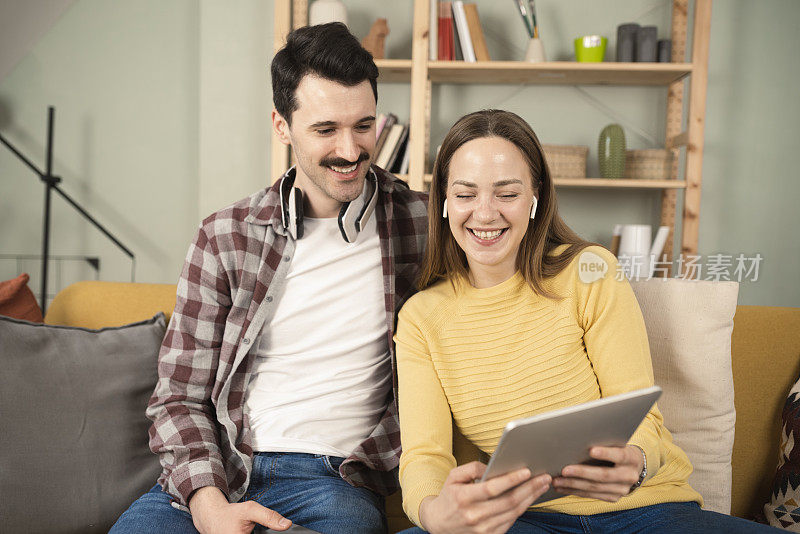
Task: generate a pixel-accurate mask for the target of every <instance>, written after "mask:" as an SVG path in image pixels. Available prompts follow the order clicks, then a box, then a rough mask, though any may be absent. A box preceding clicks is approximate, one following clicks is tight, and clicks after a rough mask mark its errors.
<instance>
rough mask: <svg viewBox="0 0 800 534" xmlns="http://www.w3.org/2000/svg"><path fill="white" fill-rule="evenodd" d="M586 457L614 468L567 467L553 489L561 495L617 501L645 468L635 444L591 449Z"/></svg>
mask: <svg viewBox="0 0 800 534" xmlns="http://www.w3.org/2000/svg"><path fill="white" fill-rule="evenodd" d="M589 455H590V456H591V457H592V458H593V459H595V460H601V461H605V462H611V463H612V464H614V465H613V467H602V466H594V465H586V464H577V465H568V466H566V467H565V468H564V469H562V470H561V476H560V477H556V478H554V479H553V489H555V490H556V491H557V492H559V493H563V494H568V495H578V496H580V497H589V498H591V499H600V500H602V501H609V502H616V501H618V500H619V499H620V498H621V497H624V496H625V495H627V494H628V493H630V492H631V488H632V487H633V485H634V484H636V483H637V482H638V481H639V475H640V473H641V472H642V469H643V468H644V457H643V456H642V450H641V449H639V448H638V447H636V446H634V445H627V446H625V447H592V448H591V449H590V450H589Z"/></svg>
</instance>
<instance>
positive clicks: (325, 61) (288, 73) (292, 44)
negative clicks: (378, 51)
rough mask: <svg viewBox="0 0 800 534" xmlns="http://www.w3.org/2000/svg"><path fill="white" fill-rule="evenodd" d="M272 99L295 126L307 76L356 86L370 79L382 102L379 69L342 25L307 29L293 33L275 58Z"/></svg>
mask: <svg viewBox="0 0 800 534" xmlns="http://www.w3.org/2000/svg"><path fill="white" fill-rule="evenodd" d="M271 70H272V100H273V102H274V104H275V109H277V110H278V113H280V114H281V117H283V118H284V119H286V122H288V123H289V124H291V122H292V113H293V112H294V111H295V110H296V109H297V98H296V97H295V93H296V91H297V86H298V85H300V80H302V79H303V77H304V76H305V75H307V74H315V75H317V76H320V77H322V78H326V79H328V80H332V81H334V82H338V83H341V84H342V85H348V86H351V87H352V86H354V85H358V84H359V83H361V82H363V81H364V80H369V83H370V85H371V86H372V93H373V94H374V95H375V102H377V101H378V67H377V66H376V65H375V61H373V59H372V54H370V53H369V52H367V51H366V50H365V49H364V47H362V46H361V44H360V43H359V42H358V40H357V39H356V38H355V37H354V36H353V34H352V33H350V30H348V29H347V26H345V25H344V24H342V23H341V22H331V23H329V24H319V25H317V26H304V27H302V28H298V29H296V30H294V31H293V32H291V33H290V34H289V35H288V36H287V38H286V45H285V46H284V47H283V48H281V49H280V50H279V51H278V53H276V54H275V57H274V58H273V59H272V67H271Z"/></svg>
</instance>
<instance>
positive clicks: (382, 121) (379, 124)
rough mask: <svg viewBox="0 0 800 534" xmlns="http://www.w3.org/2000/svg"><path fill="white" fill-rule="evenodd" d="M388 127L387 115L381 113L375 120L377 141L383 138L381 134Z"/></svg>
mask: <svg viewBox="0 0 800 534" xmlns="http://www.w3.org/2000/svg"><path fill="white" fill-rule="evenodd" d="M384 126H386V115H385V114H384V113H380V114H379V115H378V118H377V119H375V140H376V141H377V140H378V139H380V137H381V132H382V131H383V127H384Z"/></svg>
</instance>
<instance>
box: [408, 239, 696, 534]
mask: <svg viewBox="0 0 800 534" xmlns="http://www.w3.org/2000/svg"><path fill="white" fill-rule="evenodd" d="M565 248H566V246H565V245H562V246H561V247H559V248H557V249H556V250H555V251H554V254H560V253H561V252H563V250H565ZM598 261H601V262H605V263H606V264H607V266H608V270H607V272H606V274H605V276H603V277H602V278H601V279H599V280H596V281H593V282H585V281H582V280H581V271H580V269H581V264H583V265H584V266H585V265H586V264H588V263H590V262H593V263H595V264H596V263H597V262H598ZM584 268H585V267H584ZM586 274H587V271H583V275H584V276H585V275H586ZM584 280H585V278H584ZM544 286H545V288H546V289H547V290H549V291H551V292H552V293H554V294H556V295H558V296H560V297H562V298H560V299H551V298H547V297H544V296H540V295H537V294H536V293H535V292H534V291H533V290H532V289H531V287H530V286H529V285H528V284H527V283H526V282H525V280H524V279H523V277H522V275H521V274H520V273H519V272H517V273H516V274H515V275H514V276H512V277H511V278H510V279H508V280H506V281H505V282H503V283H501V284H499V285H496V286H494V287H490V288H486V289H476V288H474V287H472V286H471V285H469V283H468V282H467V281H465V280H461V279H458V280H454V281H453V282H452V283H451V281H450V280H447V281H442V282H439V283H438V284H435V285H433V286H431V287H429V288H427V289H425V290H424V291H421V292H419V293H418V294H416V295H415V296H414V297H412V298H411V299H410V300H409V301H408V302H407V303H406V304H405V306H404V307H403V309H402V310H401V312H400V315H399V323H398V328H397V334H396V336H395V341H396V343H397V363H398V377H399V393H398V400H399V409H400V428H401V441H402V446H403V454H402V456H401V458H400V484H401V486H402V490H403V508H404V509H405V511H406V513H407V514H408V516H409V517H410V518H411V520H412V521H413V522H414V523H415V524H417V525H419V524H420V523H419V505H420V503H421V502H422V500H423V499H424V498H425V497H428V496H431V495H433V496H435V495H438V494H439V492H440V491H441V489H442V486H443V485H444V481H445V479H446V478H447V475H448V473H449V472H450V470H451V469H453V468H454V467H455V466H456V460H455V458H454V456H453V452H452V442H453V434H452V427H453V423H455V425H456V426H457V428H458V429H459V430H460V432H461V433H462V434H463V435H464V436H465V437H466V438H467V439H468V440H469V441H471V442H472V443H473V444H475V445H476V446H477V447H478V448H480V449H481V451H483V452H484V453H486V454H487V455H491V454H492V453H493V452H494V450H495V448H496V447H497V443H498V441H499V440H500V436H501V434H502V432H503V428H504V427H505V425H506V423H508V422H509V421H511V420H513V419H517V418H522V417H529V416H532V415H536V414H539V413H543V412H548V411H551V410H555V409H558V408H563V407H566V406H572V405H575V404H579V403H582V402H587V401H590V400H595V399H598V398H601V397H607V396H611V395H616V394H619V393H623V392H627V391H632V390H635V389H640V388H644V387H648V386H651V385H653V368H652V362H651V360H650V350H649V346H648V341H647V332H646V330H645V325H644V320H643V319H642V314H641V310H640V309H639V305H638V303H637V301H636V297H635V296H634V294H633V291H632V290H631V287H630V284H629V283H628V282H627V280H625V279H624V278H622V277H619V276H617V262H616V258H614V256H613V255H612V254H611V253H610V252H608V251H607V250H605V249H603V248H601V247H597V246H591V247H588V248H586V249H584V250H583V251H582V252H581V253H580V254H578V255H577V256H576V257H575V258H574V259H573V260H572V261H571V262H570V264H569V265H568V266H567V267H566V268H565V269H564V270H563V271H561V272H560V273H559V274H557V275H556V276H553V277H551V278H548V279H546V280H545V283H544ZM629 443H631V444H634V445H638V446H639V447H641V448H642V450H644V451H645V455H646V457H647V469H648V477H647V479H646V480H645V482H644V484H643V485H642V486H641V487H640V488H638V489H637V490H636V491H634V492H632V493H631V494H630V495H627V496H625V497H623V498H622V499H620V500H619V501H618V502H616V503H609V502H606V501H600V500H595V499H588V498H583V497H576V496H567V497H563V498H560V499H556V500H553V501H549V502H546V503H542V504H541V505H535V506H533V507H532V508H531V509H535V510H537V511H550V512H561V513H567V514H573V515H576V514H577V515H590V514H598V513H605V512H611V511H616V510H627V509H632V508H638V507H641V506H649V505H653V504H658V503H663V502H685V501H696V502H698V503H700V504H702V498H701V497H700V495H699V494H698V493H697V492H696V491H694V490H693V489H692V488H691V486H689V484H688V483H687V479H688V477H689V474H690V473H691V472H692V466H691V464H690V463H689V459H688V458H687V456H686V454H685V453H684V452H683V451H682V450H681V449H680V448H679V447H678V446H677V445H675V444H674V443H673V442H672V437H671V435H670V433H669V431H668V430H667V429H666V428H665V426H664V422H663V418H662V416H661V413H660V412H659V410H658V407H657V405H656V406H654V407H653V409H652V410H651V411H650V412H649V414H648V415H647V416H646V418H645V419H644V421H643V422H642V424H641V425H640V426H639V428H638V429H637V430H636V432H635V433H634V435H633V437H632V438H631V440H630V442H629Z"/></svg>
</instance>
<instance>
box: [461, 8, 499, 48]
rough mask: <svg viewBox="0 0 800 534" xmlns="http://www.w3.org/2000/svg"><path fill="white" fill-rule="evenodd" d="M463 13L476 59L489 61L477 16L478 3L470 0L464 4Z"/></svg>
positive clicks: (479, 20) (484, 37) (484, 38)
mask: <svg viewBox="0 0 800 534" xmlns="http://www.w3.org/2000/svg"><path fill="white" fill-rule="evenodd" d="M464 15H465V16H466V18H467V28H468V30H469V36H470V37H471V38H472V49H473V51H474V52H475V59H476V61H491V60H492V58H491V57H489V48H488V47H487V46H486V36H485V35H484V34H483V28H481V19H480V17H478V5H477V4H474V3H472V2H469V3H467V4H464Z"/></svg>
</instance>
